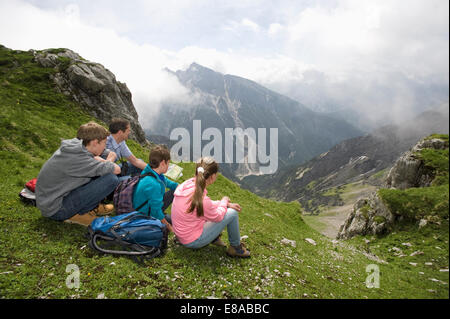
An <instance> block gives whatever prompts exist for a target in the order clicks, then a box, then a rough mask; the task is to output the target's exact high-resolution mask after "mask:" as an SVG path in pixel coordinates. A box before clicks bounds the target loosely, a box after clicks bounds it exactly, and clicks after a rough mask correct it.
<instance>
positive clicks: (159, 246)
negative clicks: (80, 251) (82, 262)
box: [88, 212, 168, 261]
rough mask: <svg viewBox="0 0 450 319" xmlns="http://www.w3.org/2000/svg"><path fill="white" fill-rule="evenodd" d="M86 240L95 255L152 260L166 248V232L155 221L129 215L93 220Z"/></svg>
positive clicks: (150, 218) (139, 214) (141, 216)
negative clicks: (98, 253) (124, 256)
mask: <svg viewBox="0 0 450 319" xmlns="http://www.w3.org/2000/svg"><path fill="white" fill-rule="evenodd" d="M88 237H89V246H90V247H91V248H92V249H94V250H95V251H98V252H101V253H105V254H114V255H126V256H131V257H135V258H136V259H138V257H142V259H151V258H153V257H156V256H159V255H161V254H162V253H163V252H164V250H165V249H166V248H167V238H168V230H167V228H166V226H165V225H164V224H163V223H161V221H159V220H158V219H155V218H153V217H150V216H145V215H143V214H142V213H140V212H131V213H128V214H122V215H118V216H113V217H110V216H104V217H98V218H96V219H94V220H93V221H92V223H91V224H90V225H89V227H88ZM138 261H139V260H138Z"/></svg>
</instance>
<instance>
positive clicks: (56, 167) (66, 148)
mask: <svg viewBox="0 0 450 319" xmlns="http://www.w3.org/2000/svg"><path fill="white" fill-rule="evenodd" d="M108 135H109V132H108V131H107V130H106V129H105V128H104V127H103V126H101V125H99V124H97V123H95V122H89V123H87V124H83V125H81V126H80V128H79V129H78V133H77V137H76V138H73V139H70V140H63V141H62V142H61V147H60V148H59V149H58V150H57V151H56V152H55V153H54V154H53V155H52V157H50V159H49V160H48V161H47V162H46V163H45V164H44V166H43V167H42V169H41V171H40V173H39V175H38V178H37V183H36V206H37V207H38V208H39V209H40V211H41V213H42V216H44V217H48V218H51V219H53V220H57V221H65V222H68V223H73V224H80V225H83V226H88V225H89V224H90V223H91V222H92V221H93V220H94V219H95V218H96V217H97V216H100V215H105V214H108V213H111V212H112V211H113V209H114V206H113V205H103V204H100V201H101V200H103V199H104V198H105V197H106V196H108V195H109V194H110V193H111V192H113V191H114V189H115V188H116V186H117V184H118V183H119V180H118V178H117V176H116V175H117V174H120V167H119V166H118V165H117V164H114V160H115V159H116V154H115V153H114V152H109V151H107V152H105V154H103V153H104V150H105V146H106V138H107V137H108ZM102 154H103V155H106V160H105V159H103V158H101V157H100V155H102Z"/></svg>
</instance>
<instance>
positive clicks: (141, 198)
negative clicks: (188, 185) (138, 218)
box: [133, 164, 178, 220]
mask: <svg viewBox="0 0 450 319" xmlns="http://www.w3.org/2000/svg"><path fill="white" fill-rule="evenodd" d="M150 172H152V173H153V175H155V178H153V177H152V176H147V177H144V178H142V179H141V180H140V181H139V183H138V184H137V185H136V186H135V189H134V194H133V207H139V206H140V205H142V204H143V203H144V202H146V201H147V200H148V203H146V204H145V205H144V206H142V208H141V209H139V211H140V212H142V213H145V214H148V211H149V208H151V214H150V216H152V217H154V218H157V219H159V220H161V219H164V212H163V211H162V207H163V198H164V194H165V192H166V188H169V189H171V190H173V191H174V190H175V189H176V188H177V186H178V183H175V182H172V181H171V180H169V179H168V178H166V177H165V176H164V175H163V179H164V181H162V180H161V179H160V178H159V175H158V174H157V173H156V172H155V171H154V170H152V169H151V167H150V165H148V164H147V166H146V167H145V169H144V170H143V171H142V173H141V174H146V173H150Z"/></svg>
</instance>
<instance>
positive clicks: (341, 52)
mask: <svg viewBox="0 0 450 319" xmlns="http://www.w3.org/2000/svg"><path fill="white" fill-rule="evenodd" d="M448 12H449V1H448V0H326V1H325V0H292V1H287V0H279V1H269V0H259V1H257V0H236V1H232V0H214V1H212V0H195V1H194V0H176V1H175V0H164V1H149V0H130V1H116V0H95V1H92V0H79V1H75V0H72V1H69V0H28V1H25V0H20V1H19V0H17V1H16V0H0V44H3V45H5V46H6V47H9V48H12V49H18V50H29V49H46V48H61V47H66V48H70V49H72V50H74V51H75V52H77V53H79V54H80V55H81V56H83V57H84V58H86V59H88V60H91V61H95V62H99V63H101V64H103V65H104V66H105V67H107V68H108V69H109V70H111V71H112V72H113V73H114V74H115V75H116V77H117V79H118V80H119V81H121V82H125V83H127V85H128V87H129V88H130V90H131V92H132V94H133V101H134V104H135V107H136V109H137V110H138V113H139V115H140V120H141V124H142V125H143V126H144V127H145V126H146V125H147V124H146V123H148V121H147V119H148V118H150V117H151V114H152V112H155V111H156V110H157V109H158V107H159V105H160V103H161V102H162V101H165V100H168V99H175V100H177V99H181V100H183V99H187V98H188V96H187V94H188V93H187V91H186V89H184V88H183V87H182V86H181V85H180V84H179V83H178V82H177V81H176V79H174V78H173V77H172V76H170V75H168V74H167V73H165V72H163V71H162V69H163V68H165V67H168V68H169V69H172V70H178V69H185V68H187V67H188V66H189V65H190V64H191V63H192V62H197V63H199V64H201V65H204V66H206V67H209V68H212V69H214V70H216V71H219V72H222V73H228V74H233V75H238V76H242V77H245V78H248V79H250V80H254V81H256V82H258V83H260V84H262V85H264V86H266V87H268V88H271V89H273V90H275V91H277V92H279V93H282V94H286V95H288V96H290V97H292V98H294V99H297V100H299V101H300V102H302V103H303V104H305V105H306V106H309V107H311V108H312V109H315V110H320V111H329V110H337V111H339V110H341V109H350V110H352V111H353V112H355V113H360V114H363V115H364V116H365V118H366V120H370V121H372V123H371V124H373V123H380V122H381V123H383V122H386V121H389V120H392V121H401V120H404V119H405V116H407V115H408V114H411V115H413V114H415V113H417V112H419V111H422V110H424V109H427V108H429V107H433V106H435V105H438V104H441V103H442V102H446V101H448V95H449V89H448V86H449V64H448V63H449V62H448V61H449V13H448ZM369 126H370V125H369Z"/></svg>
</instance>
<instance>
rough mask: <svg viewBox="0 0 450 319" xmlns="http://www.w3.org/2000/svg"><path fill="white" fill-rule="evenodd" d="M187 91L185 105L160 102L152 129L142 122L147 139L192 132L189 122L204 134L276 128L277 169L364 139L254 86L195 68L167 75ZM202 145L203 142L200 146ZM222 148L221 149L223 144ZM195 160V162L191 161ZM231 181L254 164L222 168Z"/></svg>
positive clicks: (343, 125) (332, 120)
mask: <svg viewBox="0 0 450 319" xmlns="http://www.w3.org/2000/svg"><path fill="white" fill-rule="evenodd" d="M167 71H168V72H170V73H171V74H173V75H174V76H176V77H177V78H178V80H179V81H180V82H181V83H182V84H183V85H184V86H185V87H187V88H188V89H189V90H190V92H191V94H190V96H191V98H190V100H188V101H185V102H183V103H180V102H171V103H164V104H163V105H162V107H161V108H160V112H159V114H156V115H155V116H154V120H153V121H152V123H151V124H150V125H146V123H143V126H144V127H148V128H147V129H146V134H147V136H148V137H149V138H150V139H151V136H152V135H159V136H167V137H169V136H170V134H171V131H172V130H173V129H175V128H178V127H180V128H186V129H187V130H188V131H189V132H191V133H192V131H193V121H194V120H201V127H202V129H206V128H210V127H213V128H217V129H218V130H220V131H221V132H222V134H224V130H225V129H226V128H242V129H244V130H245V129H247V128H253V129H255V130H256V131H257V129H258V128H265V129H266V130H267V136H266V138H267V140H268V139H269V136H268V135H269V128H277V129H278V159H279V163H278V165H279V167H283V166H286V165H288V164H295V163H303V162H305V161H307V160H309V159H311V158H313V157H314V156H316V155H318V154H320V153H322V152H324V151H326V150H328V149H329V148H331V147H332V146H333V145H335V144H337V143H339V142H341V141H343V140H345V139H348V138H351V137H356V136H360V135H362V134H363V133H362V131H361V130H359V129H357V128H356V127H354V126H353V125H351V124H350V123H348V122H346V121H344V120H340V119H336V118H333V117H331V116H328V115H324V114H320V113H317V112H314V111H312V110H310V109H309V108H308V107H306V106H305V105H303V104H301V103H300V102H297V101H295V100H293V99H291V98H288V97H286V96H283V95H281V94H278V93H276V92H274V91H271V90H269V89H267V88H265V87H263V86H261V85H259V84H257V83H255V82H253V81H250V80H247V79H244V78H241V77H238V76H233V75H228V74H227V75H224V74H221V73H219V72H215V71H214V70H211V69H209V68H205V67H203V66H201V65H199V64H197V63H193V64H191V65H190V67H189V68H188V69H186V70H185V71H182V70H178V71H176V72H172V71H170V70H167ZM205 143H206V142H205V141H204V142H203V145H204V144H205ZM222 145H223V144H222ZM191 160H196V159H191ZM221 167H223V173H224V175H226V176H227V177H229V178H233V177H243V176H246V175H251V174H258V172H259V169H258V168H259V165H258V163H256V164H252V163H241V164H231V165H221Z"/></svg>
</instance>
